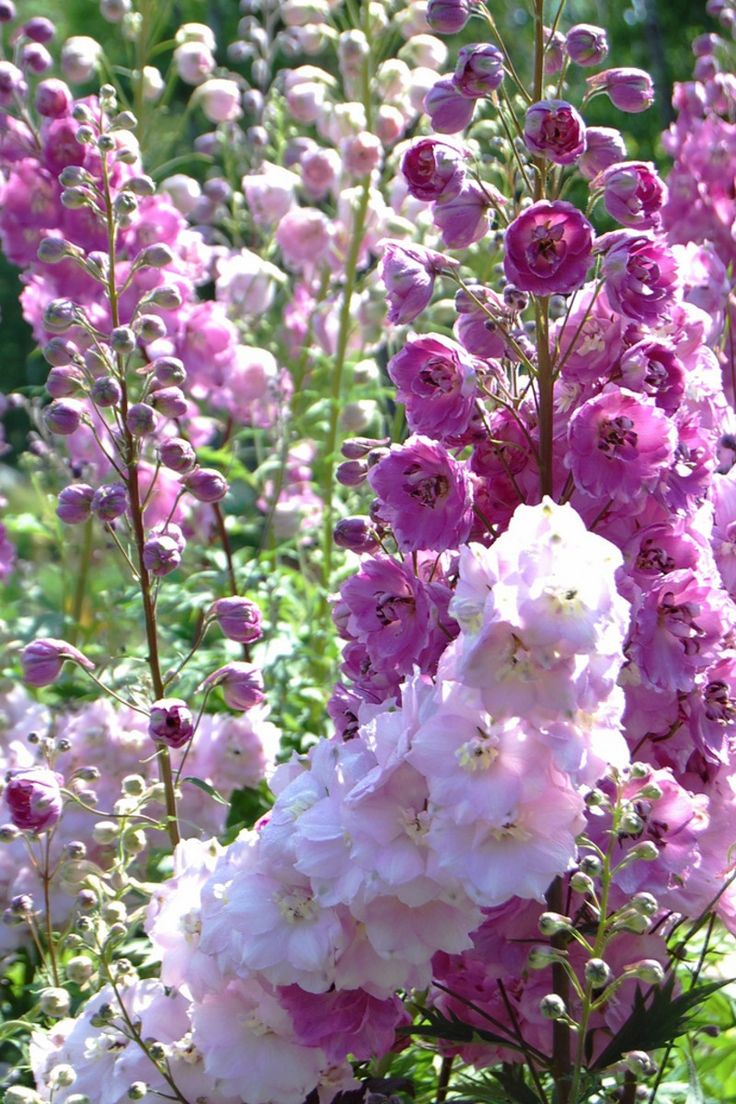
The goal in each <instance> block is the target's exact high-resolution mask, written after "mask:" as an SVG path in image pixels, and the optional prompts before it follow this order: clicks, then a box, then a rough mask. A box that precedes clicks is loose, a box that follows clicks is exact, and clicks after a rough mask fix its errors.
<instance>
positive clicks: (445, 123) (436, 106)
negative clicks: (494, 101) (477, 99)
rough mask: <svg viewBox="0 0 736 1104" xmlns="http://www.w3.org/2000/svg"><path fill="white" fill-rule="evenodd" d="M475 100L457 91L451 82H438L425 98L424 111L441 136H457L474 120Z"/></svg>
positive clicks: (433, 127)
mask: <svg viewBox="0 0 736 1104" xmlns="http://www.w3.org/2000/svg"><path fill="white" fill-rule="evenodd" d="M473 108H474V105H473V100H471V99H469V98H468V97H467V96H463V95H461V94H460V92H458V91H457V89H456V88H455V85H454V84H453V83H452V81H451V80H447V79H443V80H438V81H436V82H435V83H434V84H433V85H432V87H431V88H430V90H429V92H428V93H427V95H426V96H425V97H424V110H425V111H426V113H427V115H429V118H430V122H431V125H432V129H433V130H436V131H437V132H438V133H439V134H457V133H458V132H459V131H461V130H465V127H466V126H468V124H469V123H470V120H471V119H472V118H473Z"/></svg>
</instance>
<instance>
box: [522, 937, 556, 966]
mask: <svg viewBox="0 0 736 1104" xmlns="http://www.w3.org/2000/svg"><path fill="white" fill-rule="evenodd" d="M562 958H564V952H562V951H557V950H555V948H554V947H550V946H548V945H547V944H546V943H539V944H537V946H535V947H532V949H531V951H530V952H529V958H528V959H527V961H526V964H527V966H528V967H529V969H530V970H546V968H547V967H548V966H553V965H554V964H555V963H556V962H560V961H561V959H562Z"/></svg>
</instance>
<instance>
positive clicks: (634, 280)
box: [602, 231, 679, 326]
mask: <svg viewBox="0 0 736 1104" xmlns="http://www.w3.org/2000/svg"><path fill="white" fill-rule="evenodd" d="M612 237H613V239H614V244H613V245H612V246H611V248H609V250H608V252H607V253H606V255H605V257H604V259H603V270H602V271H603V278H604V280H605V288H606V295H607V296H608V301H609V303H610V304H611V306H612V307H613V308H614V310H617V311H620V313H621V314H625V315H626V317H627V318H631V319H633V320H634V322H642V323H644V325H646V326H652V325H656V323H657V322H658V321H659V320H660V319H661V318H664V317H665V316H666V315H667V313H668V311H669V308H670V307H671V306H672V304H673V303H674V301H675V298H676V296H677V293H678V291H679V281H678V265H677V260H676V258H675V255H674V254H673V252H672V250H671V249H669V248H668V246H666V245H664V244H663V243H661V242H659V241H655V240H654V239H653V238H650V237H647V236H646V235H644V234H634V233H625V232H623V231H621V232H620V234H619V233H617V234H615V235H613V236H612Z"/></svg>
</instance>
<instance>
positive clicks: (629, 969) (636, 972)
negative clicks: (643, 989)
mask: <svg viewBox="0 0 736 1104" xmlns="http://www.w3.org/2000/svg"><path fill="white" fill-rule="evenodd" d="M623 973H624V975H625V976H626V977H628V978H638V980H639V981H646V982H647V983H648V984H649V985H659V984H660V983H661V982H663V981H664V970H663V968H662V965H661V963H659V962H657V960H656V958H643V959H642V960H641V961H640V962H631V963H629V965H628V966H624V969H623Z"/></svg>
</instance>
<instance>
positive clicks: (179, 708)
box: [148, 698, 194, 748]
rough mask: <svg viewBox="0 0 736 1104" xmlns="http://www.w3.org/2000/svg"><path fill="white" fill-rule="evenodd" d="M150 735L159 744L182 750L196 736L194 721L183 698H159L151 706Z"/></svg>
mask: <svg viewBox="0 0 736 1104" xmlns="http://www.w3.org/2000/svg"><path fill="white" fill-rule="evenodd" d="M148 734H149V736H150V737H151V739H153V740H156V741H157V742H158V743H162V744H166V746H167V747H170V748H180V747H183V746H184V744H186V743H187V741H188V740H190V739H191V738H192V736H193V735H194V721H193V718H192V713H191V710H190V709H189V707H188V706H187V703H186V702H184V701H182V700H181V698H159V700H158V701H155V702H154V703H153V705H152V706H151V713H150V718H149V722H148Z"/></svg>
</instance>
